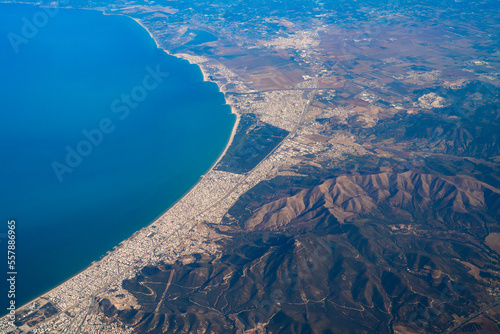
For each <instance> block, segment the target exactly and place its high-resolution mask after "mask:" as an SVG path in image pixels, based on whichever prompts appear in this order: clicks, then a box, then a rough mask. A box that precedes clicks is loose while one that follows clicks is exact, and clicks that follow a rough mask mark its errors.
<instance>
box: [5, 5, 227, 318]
mask: <svg viewBox="0 0 500 334" xmlns="http://www.w3.org/2000/svg"><path fill="white" fill-rule="evenodd" d="M234 122H235V117H234V115H233V114H231V109H230V107H229V106H228V105H227V104H226V102H225V99H224V96H223V94H222V93H221V92H220V91H219V89H218V87H217V85H216V84H214V83H211V82H205V81H203V75H202V72H201V70H200V69H199V67H198V66H196V65H192V64H189V62H187V61H186V60H183V59H179V58H176V57H173V56H171V55H168V54H167V53H165V52H164V51H163V50H161V49H159V48H158V47H157V45H156V43H155V41H154V40H153V39H152V38H151V36H150V34H149V33H148V32H147V31H146V29H144V28H143V27H142V26H141V25H140V24H139V23H137V22H136V21H134V20H133V19H131V18H129V17H126V16H119V15H104V14H103V13H101V12H98V11H91V10H76V9H59V10H57V9H54V8H52V9H43V8H39V7H36V6H31V5H23V4H4V3H2V4H0V187H1V188H0V270H1V271H2V275H3V276H2V277H6V278H9V277H11V276H14V277H15V284H14V290H15V296H14V297H13V298H11V297H9V290H12V288H13V286H12V284H7V282H6V279H2V280H1V283H0V302H1V303H2V304H1V305H0V307H1V308H0V314H6V313H7V311H6V307H7V305H9V303H10V302H11V300H15V303H16V305H17V307H20V306H21V305H23V304H25V303H27V302H29V301H30V300H32V299H33V298H36V297H38V296H39V295H41V294H43V293H45V292H47V291H48V290H50V289H52V288H54V287H55V286H57V285H58V284H60V283H62V282H63V281H65V280H67V279H68V278H70V277H71V276H73V275H75V274H77V273H78V272H79V271H81V270H83V269H85V268H86V267H87V266H88V265H90V264H91V263H92V262H93V261H96V260H99V259H100V258H101V257H102V256H103V255H104V254H105V253H106V252H108V251H110V250H112V248H113V247H114V246H116V245H117V244H118V243H119V242H121V241H122V240H124V239H126V238H128V237H130V236H131V235H132V234H133V233H134V232H135V231H137V230H139V229H141V228H142V227H144V226H147V225H149V224H150V223H152V222H153V221H154V220H155V219H156V218H158V217H159V216H161V214H162V213H163V212H165V211H166V210H167V209H168V208H169V207H171V206H172V205H173V204H174V203H175V202H176V201H177V200H179V199H180V198H181V197H182V196H183V195H184V194H185V193H186V192H188V191H189V189H190V188H191V187H193V186H194V185H195V184H196V182H197V181H198V180H199V179H200V177H201V175H203V174H204V173H205V172H207V171H208V170H209V169H210V167H211V166H212V164H213V163H214V162H215V161H216V160H217V158H218V157H219V155H220V154H221V153H222V151H223V150H224V147H225V146H226V144H227V142H228V140H229V137H230V134H231V130H232V127H233V126H234ZM9 229H11V230H13V231H14V232H9ZM9 240H14V241H10V245H11V246H12V245H13V244H14V243H15V244H14V247H15V249H13V253H10V254H8V252H7V251H8V246H9ZM11 248H12V247H11ZM12 255H13V257H12ZM8 256H11V258H10V259H9V258H8ZM9 261H15V263H14V265H13V266H12V264H13V263H12V262H11V263H9ZM9 265H11V266H12V267H9ZM8 273H15V274H13V275H12V274H8ZM9 283H12V282H9Z"/></svg>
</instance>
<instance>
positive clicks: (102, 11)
mask: <svg viewBox="0 0 500 334" xmlns="http://www.w3.org/2000/svg"><path fill="white" fill-rule="evenodd" d="M0 3H5V4H12V3H13V2H10V1H0ZM15 4H22V5H30V6H34V7H39V8H47V7H50V6H44V5H42V4H37V3H30V2H15ZM51 8H52V7H51ZM57 8H61V9H73V10H88V11H95V12H101V13H102V14H103V15H106V16H113V15H114V16H124V17H128V18H131V19H132V20H134V21H135V22H137V23H138V24H139V25H140V26H141V27H142V28H143V29H145V30H146V31H147V32H148V34H149V36H150V37H151V38H152V39H153V41H154V42H155V44H156V47H157V48H158V49H161V50H162V51H163V52H165V53H166V54H168V55H169V56H173V57H176V58H180V59H183V60H186V61H188V62H189V63H190V64H193V65H197V66H198V68H199V70H200V72H201V73H202V75H203V80H204V81H209V82H213V83H215V84H216V85H217V87H218V89H219V92H221V93H222V94H223V95H224V99H225V101H226V104H227V100H226V97H225V93H224V92H223V90H222V89H221V86H220V85H219V84H218V83H217V82H215V81H211V80H208V75H207V73H206V71H205V70H204V69H203V65H201V64H197V63H194V62H192V61H190V60H188V59H185V58H183V57H182V56H180V55H175V54H170V53H169V52H168V51H167V50H165V49H164V48H162V47H161V45H160V44H159V42H158V40H157V38H156V37H155V36H154V34H153V33H152V32H151V31H150V30H149V29H148V27H147V26H146V25H144V24H143V23H142V21H141V20H139V19H137V18H134V17H132V16H129V15H125V14H114V13H109V12H106V11H105V10H102V9H98V8H97V9H87V8H71V7H57ZM227 105H229V104H227ZM229 107H230V109H231V114H234V115H235V121H234V125H233V127H232V130H231V134H230V137H229V139H228V141H227V143H226V145H225V147H224V149H223V151H222V152H221V153H220V155H219V156H218V158H217V159H216V160H215V162H214V163H213V164H212V165H211V166H210V168H209V169H208V170H207V171H206V172H205V173H204V174H202V175H201V176H200V178H199V180H198V181H197V182H196V183H195V184H194V185H193V186H192V187H191V188H190V189H189V190H188V191H186V192H185V193H184V194H183V195H182V196H180V197H179V198H178V199H177V200H176V201H175V202H173V203H172V204H171V205H170V206H169V207H168V208H166V209H165V211H163V212H162V213H161V214H160V215H159V216H158V217H156V218H155V219H153V220H152V221H151V222H150V223H149V224H148V225H146V226H144V227H142V228H140V229H139V230H137V231H135V232H134V233H133V234H132V235H130V236H129V237H128V238H126V239H123V240H122V241H121V242H119V243H118V244H117V245H115V246H114V247H113V248H112V249H111V250H109V251H107V252H106V253H105V254H103V255H102V256H101V257H100V258H99V259H97V260H95V261H93V262H92V263H91V264H90V265H88V266H86V267H84V268H83V269H81V270H80V271H78V272H77V273H75V274H74V275H72V276H71V277H69V278H67V279H65V280H64V281H62V282H60V283H58V284H57V285H55V286H54V287H52V288H51V289H49V290H48V291H46V292H45V293H43V294H41V295H39V296H37V297H35V298H33V299H31V300H30V301H28V302H27V303H25V304H23V305H21V306H19V307H17V311H21V310H23V309H26V308H28V307H30V305H32V303H33V302H34V301H36V300H38V299H40V298H45V299H46V298H48V297H47V296H48V295H50V294H51V293H52V292H53V291H54V290H56V289H57V288H58V287H59V286H60V285H62V284H64V283H65V282H68V281H71V280H72V279H74V278H75V277H77V276H78V275H80V274H82V273H84V272H85V271H87V270H89V269H91V268H94V267H96V266H99V264H100V262H102V261H104V260H106V259H107V258H108V257H110V256H111V255H112V254H113V252H114V251H116V250H117V249H119V248H120V247H121V245H122V243H123V242H125V241H127V240H129V239H133V238H135V237H136V235H137V233H138V232H139V231H140V230H143V229H147V228H150V227H151V226H152V225H155V224H157V223H158V221H159V220H160V219H161V218H162V217H163V216H164V215H165V214H166V213H167V212H168V211H169V210H170V209H171V208H173V207H174V206H175V205H176V204H177V203H178V202H179V201H181V200H182V199H183V198H184V197H186V196H187V195H188V194H189V193H190V192H191V191H192V190H193V189H194V188H195V187H196V186H198V184H199V182H200V181H201V180H202V179H203V178H204V176H205V175H206V174H208V173H209V172H211V171H212V170H213V169H214V168H215V166H217V164H218V163H219V162H220V160H221V159H222V158H223V157H224V155H225V154H226V153H227V150H228V149H229V147H230V146H231V144H232V142H233V140H234V137H235V134H236V131H237V128H238V125H239V122H240V114H239V113H237V112H235V110H234V108H233V107H232V106H231V105H229ZM5 317H6V315H4V316H2V317H1V318H0V319H5Z"/></svg>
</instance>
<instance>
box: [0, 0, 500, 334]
mask: <svg viewBox="0 0 500 334" xmlns="http://www.w3.org/2000/svg"><path fill="white" fill-rule="evenodd" d="M162 3H163V2H162ZM168 4H169V5H168V6H163V5H160V4H159V2H158V4H157V3H156V2H154V1H145V2H144V1H140V2H135V1H119V2H115V3H113V4H108V3H105V2H100V1H99V2H93V1H92V2H90V3H89V4H87V7H85V9H95V10H99V11H103V12H105V13H106V14H118V15H126V16H130V17H132V18H134V19H135V20H136V21H137V22H139V23H140V24H141V25H142V26H143V27H144V28H145V29H147V30H148V31H149V33H150V34H151V36H152V37H153V38H154V39H155V40H156V42H157V45H158V46H159V47H160V48H163V49H164V50H165V51H166V52H167V53H169V54H171V55H173V56H176V57H178V58H182V59H185V60H186V61H189V63H191V64H195V65H197V66H199V67H200V70H201V72H202V74H203V77H204V79H205V80H206V81H212V82H215V83H216V84H217V85H218V87H219V90H220V91H221V92H222V93H224V96H225V99H226V103H227V104H228V105H230V107H231V111H232V113H234V114H235V115H236V117H237V121H236V124H235V127H234V130H233V134H232V136H231V139H230V141H229V143H228V146H227V148H226V151H225V154H226V155H227V156H229V157H230V158H231V156H232V155H235V154H236V153H238V152H236V153H234V151H231V144H234V143H235V142H234V141H235V140H237V138H239V137H238V136H241V135H242V134H243V135H249V134H251V131H256V130H254V129H255V128H257V129H258V127H259V126H260V127H261V128H266V129H271V130H269V131H270V133H271V135H269V137H279V136H275V135H274V133H279V134H280V135H281V137H279V141H278V140H277V144H276V145H275V146H269V147H266V149H267V151H265V153H263V154H262V159H260V160H259V161H258V162H256V163H255V164H254V165H251V166H249V167H248V166H244V167H241V168H243V169H242V170H244V172H240V171H239V170H233V169H231V167H230V166H231V165H230V164H227V165H224V164H223V162H224V158H225V157H224V156H221V157H220V158H219V160H218V161H217V162H216V163H215V164H214V166H213V167H212V168H211V169H210V170H209V171H208V172H207V173H206V174H205V175H203V176H202V177H201V178H200V180H199V182H198V183H197V184H196V185H195V186H194V187H193V188H192V189H191V190H190V191H189V192H188V193H187V194H186V195H184V197H182V198H181V199H180V200H179V201H178V202H177V203H175V205H173V206H172V207H171V208H170V209H168V211H166V212H165V213H164V214H163V215H162V216H161V217H160V218H158V219H157V220H156V221H154V222H152V223H151V224H150V225H149V226H147V227H145V228H143V229H141V230H139V231H137V232H135V233H134V234H133V235H132V236H131V237H130V238H128V239H126V240H124V241H122V242H121V243H120V244H118V245H117V246H116V247H114V248H113V249H112V250H110V251H109V252H108V253H107V254H105V255H104V256H103V257H102V258H101V259H99V260H97V261H95V262H93V263H92V265H90V266H89V267H88V268H86V269H84V270H83V271H81V272H80V273H78V274H77V275H75V276H74V277H72V278H70V279H68V280H67V281H65V282H64V283H62V284H61V285H59V286H57V287H56V288H54V289H52V290H51V291H48V292H47V293H45V294H44V295H42V296H40V297H38V298H36V299H35V300H33V301H32V302H30V303H28V304H26V305H24V306H22V307H21V308H18V311H17V319H16V324H17V326H15V327H12V326H11V325H9V321H8V318H7V317H4V318H2V319H0V333H16V334H17V333H36V334H42V333H47V334H49V333H69V334H76V333H89V334H98V333H107V334H121V333H134V332H137V331H136V330H134V328H133V326H130V324H126V323H121V322H117V321H110V320H109V318H108V317H106V315H104V314H103V312H101V310H100V308H101V305H102V302H103V301H104V300H106V301H109V302H110V303H111V304H112V305H113V307H114V308H115V309H116V310H118V311H122V310H139V309H141V303H140V301H138V300H137V298H136V296H134V294H133V293H131V292H130V291H129V290H128V289H126V288H125V287H124V285H123V282H124V281H125V280H131V279H134V278H136V277H137V275H138V272H139V271H140V270H141V269H142V268H145V267H147V266H156V265H160V264H165V263H166V264H175V263H182V264H189V263H192V262H193V261H195V257H196V256H198V255H199V254H203V255H204V256H214V257H216V258H217V257H218V256H221V252H222V250H221V246H220V244H219V243H218V241H219V240H221V239H224V238H228V237H227V236H226V235H223V234H221V233H218V232H217V229H216V228H214V226H222V224H223V221H224V218H225V217H226V215H227V214H228V211H229V210H230V209H231V208H232V207H233V206H234V205H235V203H237V202H238V200H240V199H241V197H242V196H243V195H244V194H246V193H247V192H248V191H250V190H251V189H253V188H254V187H256V186H257V185H259V184H260V183H262V182H264V181H268V180H272V179H274V178H276V177H278V176H283V177H296V178H300V177H303V176H304V177H305V176H307V175H304V174H301V173H298V172H297V171H298V170H300V168H304V169H305V168H313V169H314V168H318V169H319V168H323V167H325V166H327V167H330V162H331V161H334V160H335V161H336V160H342V159H344V158H346V157H349V158H353V159H356V158H359V157H363V156H365V155H369V154H376V155H378V156H380V157H383V158H387V159H394V160H396V161H399V160H398V159H400V160H401V161H402V160H403V159H406V158H408V159H410V160H411V159H414V160H415V161H417V160H418V159H424V158H426V157H428V156H429V154H430V153H429V152H431V150H430V149H429V150H427V151H425V150H424V149H422V151H419V152H416V150H415V152H410V153H407V151H404V149H405V147H404V146H403V144H398V143H395V140H394V138H391V137H390V136H389V137H383V138H382V137H381V138H382V139H380V140H379V141H377V140H373V138H374V137H376V135H377V134H376V133H375V132H373V133H371V132H370V131H372V129H376V127H377V126H378V125H379V124H380V122H381V121H382V120H389V119H393V118H395V117H396V116H398V115H400V114H401V112H402V111H404V113H405V115H410V116H411V115H419V113H422V112H423V110H425V111H431V112H432V110H435V109H439V108H445V107H449V106H450V105H451V103H452V102H453V101H452V98H453V97H452V95H451V93H449V92H452V93H453V92H458V91H459V90H460V89H463V88H464V87H465V86H466V84H467V83H469V82H472V81H474V80H482V81H483V82H485V83H487V84H488V85H493V86H494V85H498V84H499V80H498V78H499V76H500V53H499V52H498V51H496V53H490V54H489V56H488V59H486V56H484V54H485V53H483V51H482V50H484V49H486V48H487V46H484V47H483V48H477V49H474V50H472V51H471V50H470V49H469V46H470V45H472V43H473V41H472V40H474V39H475V38H476V37H477V38H479V37H480V36H486V35H487V34H488V33H485V32H479V31H476V30H475V29H473V28H470V29H469V27H466V23H463V26H464V27H465V28H464V29H466V28H467V29H468V31H472V32H474V31H476V33H477V34H478V36H467V35H465V34H459V36H458V35H456V34H458V33H459V32H456V34H455V35H452V34H453V33H454V32H452V31H445V32H444V33H443V34H439V35H435V34H434V32H435V31H433V29H441V28H442V27H438V26H437V24H436V26H431V25H429V28H428V30H426V31H425V32H424V33H421V34H418V36H416V37H415V36H413V35H411V34H410V32H409V31H411V30H412V28H411V25H410V24H407V23H406V22H404V18H405V17H406V16H405V15H404V14H402V13H401V12H398V7H390V6H389V5H388V7H387V8H385V12H380V13H374V12H371V13H367V14H366V15H373V18H374V21H373V22H386V21H387V20H392V19H394V20H397V22H398V24H399V25H400V29H399V30H398V29H392V30H389V29H388V28H387V27H386V26H384V28H383V29H379V30H377V29H376V28H375V24H374V23H371V25H370V26H368V27H365V28H366V29H364V30H363V32H360V31H356V30H354V29H350V28H349V29H347V30H346V29H345V28H342V29H341V28H339V27H338V26H336V25H335V24H333V23H332V22H331V19H332V17H333V14H332V12H330V11H328V10H324V9H321V8H324V5H323V4H322V3H321V2H319V1H315V4H314V6H315V7H317V8H320V9H321V10H318V12H314V13H312V14H310V15H311V17H313V19H311V20H309V21H305V22H302V21H300V20H299V19H297V21H296V22H293V18H290V17H279V16H273V15H271V14H270V15H269V16H268V17H263V16H264V15H265V13H262V12H260V13H259V15H262V17H260V19H254V18H248V20H245V19H244V18H240V19H239V20H241V24H237V22H236V20H233V19H230V18H228V17H226V18H225V19H221V17H222V14H221V13H220V12H219V11H218V10H217V8H218V6H216V5H214V6H212V7H210V8H209V9H207V11H209V12H208V13H207V14H206V15H202V14H200V13H197V12H196V10H197V9H193V8H191V5H190V4H186V3H184V2H182V5H183V6H181V5H179V6H178V7H179V8H177V7H176V5H177V2H168ZM42 5H50V4H48V3H43V4H42ZM59 5H61V6H63V7H70V8H79V7H80V6H76V5H72V2H71V1H68V2H64V1H62V2H59ZM193 6H194V5H193ZM181 7H182V8H181ZM212 10H213V12H211V11H212ZM311 11H314V10H311ZM422 13H425V11H423V12H422ZM233 14H234V15H237V14H236V13H233ZM287 15H288V14H287ZM290 15H291V14H290ZM422 15H424V14H422ZM432 19H434V18H432ZM349 20H350V19H349V18H346V22H349ZM352 24H354V23H352ZM380 24H382V23H380ZM415 24H416V23H415ZM268 25H270V26H271V27H276V26H279V27H280V29H279V32H277V33H273V32H272V31H273V29H274V28H267V26H268ZM346 26H347V23H346ZM443 26H446V22H444V23H443ZM190 27H194V28H196V29H200V30H204V31H206V32H209V33H211V34H214V35H216V36H217V40H216V41H209V42H201V43H200V44H199V45H198V44H196V45H194V46H188V45H187V42H189V41H190V40H191V39H192V36H189V34H188V33H187V32H188V30H189V29H190ZM443 29H448V30H449V28H446V27H445V28H443ZM457 30H458V29H457ZM405 34H408V36H411V37H408V36H406V35H405ZM457 36H458V37H457ZM453 38H457V39H458V40H459V41H460V43H458V42H457V43H452V42H450V40H452V39H453ZM443 41H446V43H445V42H443ZM377 43H379V44H377ZM485 44H486V42H485ZM200 45H201V46H200ZM375 45H380V47H378V46H377V47H376V46H375ZM488 46H489V44H488ZM396 51H397V52H396ZM424 52H425V54H426V55H431V56H432V57H431V56H428V58H432V59H434V60H436V62H435V63H429V62H427V61H426V60H425V59H424V58H423V57H422V55H423V54H424ZM450 53H452V54H454V55H455V54H456V56H453V57H449V54H450ZM438 60H439V61H438ZM438 86H439V87H445V88H446V89H448V90H446V91H445V90H444V89H441V90H440V89H438V88H434V87H438ZM445 92H446V93H447V94H448V95H446V94H445ZM477 96H478V93H476V96H475V98H477V99H479V97H477ZM474 101H475V100H474ZM446 117H449V118H450V119H453V117H454V116H452V115H451V116H446ZM243 120H245V121H247V120H252V122H253V123H251V124H250V126H249V128H244V126H243V125H245V124H246V123H244V122H243ZM248 122H249V123H250V121H248ZM348 127H355V129H356V131H348ZM394 128H395V129H393V128H391V129H390V130H391V131H393V132H392V133H395V134H396V133H397V126H395V127H394ZM272 131H274V132H272ZM373 131H375V130H373ZM366 133H367V134H366ZM361 134H363V135H364V134H366V136H365V137H363V139H362V140H361ZM394 136H396V135H394ZM445 145H446V142H445V141H444V140H443V141H442V142H440V143H438V144H436V145H435V146H434V147H433V148H432V149H433V150H435V151H432V152H439V154H445V153H446V152H448V151H447V150H448V147H445ZM398 150H401V151H398ZM403 151H404V152H405V153H404V154H402V153H401V152H403ZM346 159H347V158H346ZM478 159H479V158H478ZM497 159H498V157H497ZM227 166H229V167H227ZM399 166H405V165H404V163H401V164H400V165H399ZM247 167H248V168H247ZM299 167H300V168H299ZM245 168H246V169H245ZM353 168H354V167H353ZM332 170H333V167H332ZM349 172H350V171H349ZM332 173H333V172H332ZM360 187H361V186H360ZM492 192H494V191H493V190H492ZM380 196H381V195H380ZM346 210H348V209H346ZM464 210H465V209H464ZM332 211H333V210H332ZM337 218H338V217H337ZM406 226H410V227H406ZM221 228H222V227H221ZM413 229H414V228H413V227H411V225H404V224H400V225H391V231H392V232H394V233H396V232H400V233H405V234H410V232H411V233H413V232H412V230H413ZM415 233H417V232H415ZM422 233H423V232H422ZM476 269H477V268H476ZM412 270H413V269H412ZM389 271H390V269H389ZM493 271H494V270H493V269H491V272H493ZM408 272H412V273H413V272H416V273H417V274H418V270H417V269H415V270H414V271H408ZM417 274H415V275H417ZM418 275H420V274H418ZM491 275H493V274H491ZM491 275H490V276H491ZM421 276H424V275H421ZM443 276H444V275H443ZM484 277H486V275H484ZM479 280H483V278H482V277H479ZM493 281H494V279H491V280H490V281H489V282H490V283H488V284H489V289H490V290H489V291H490V292H491V293H490V295H491V296H492V298H496V299H495V300H497V299H498V298H499V291H500V284H498V283H497V284H494V282H493ZM492 282H493V283H492ZM485 284H486V283H485ZM165 291H166V290H165ZM431 304H432V302H431ZM497 305H498V303H497V304H495V305H493V304H491V305H490V306H491V309H494V308H495V307H497ZM159 306H160V304H158V307H159ZM484 312H486V311H484ZM499 313H500V311H499ZM357 314H359V313H357ZM457 318H458V317H457ZM461 319H462V318H461ZM464 319H465V318H464ZM464 319H462V320H464ZM391 321H392V320H391ZM464 321H465V320H464ZM464 323H465V322H464ZM255 333H257V332H256V331H255ZM259 333H260V332H259ZM262 333H265V332H264V331H262ZM402 333H403V331H402ZM405 333H406V332H405ZM407 333H410V332H407Z"/></svg>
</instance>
